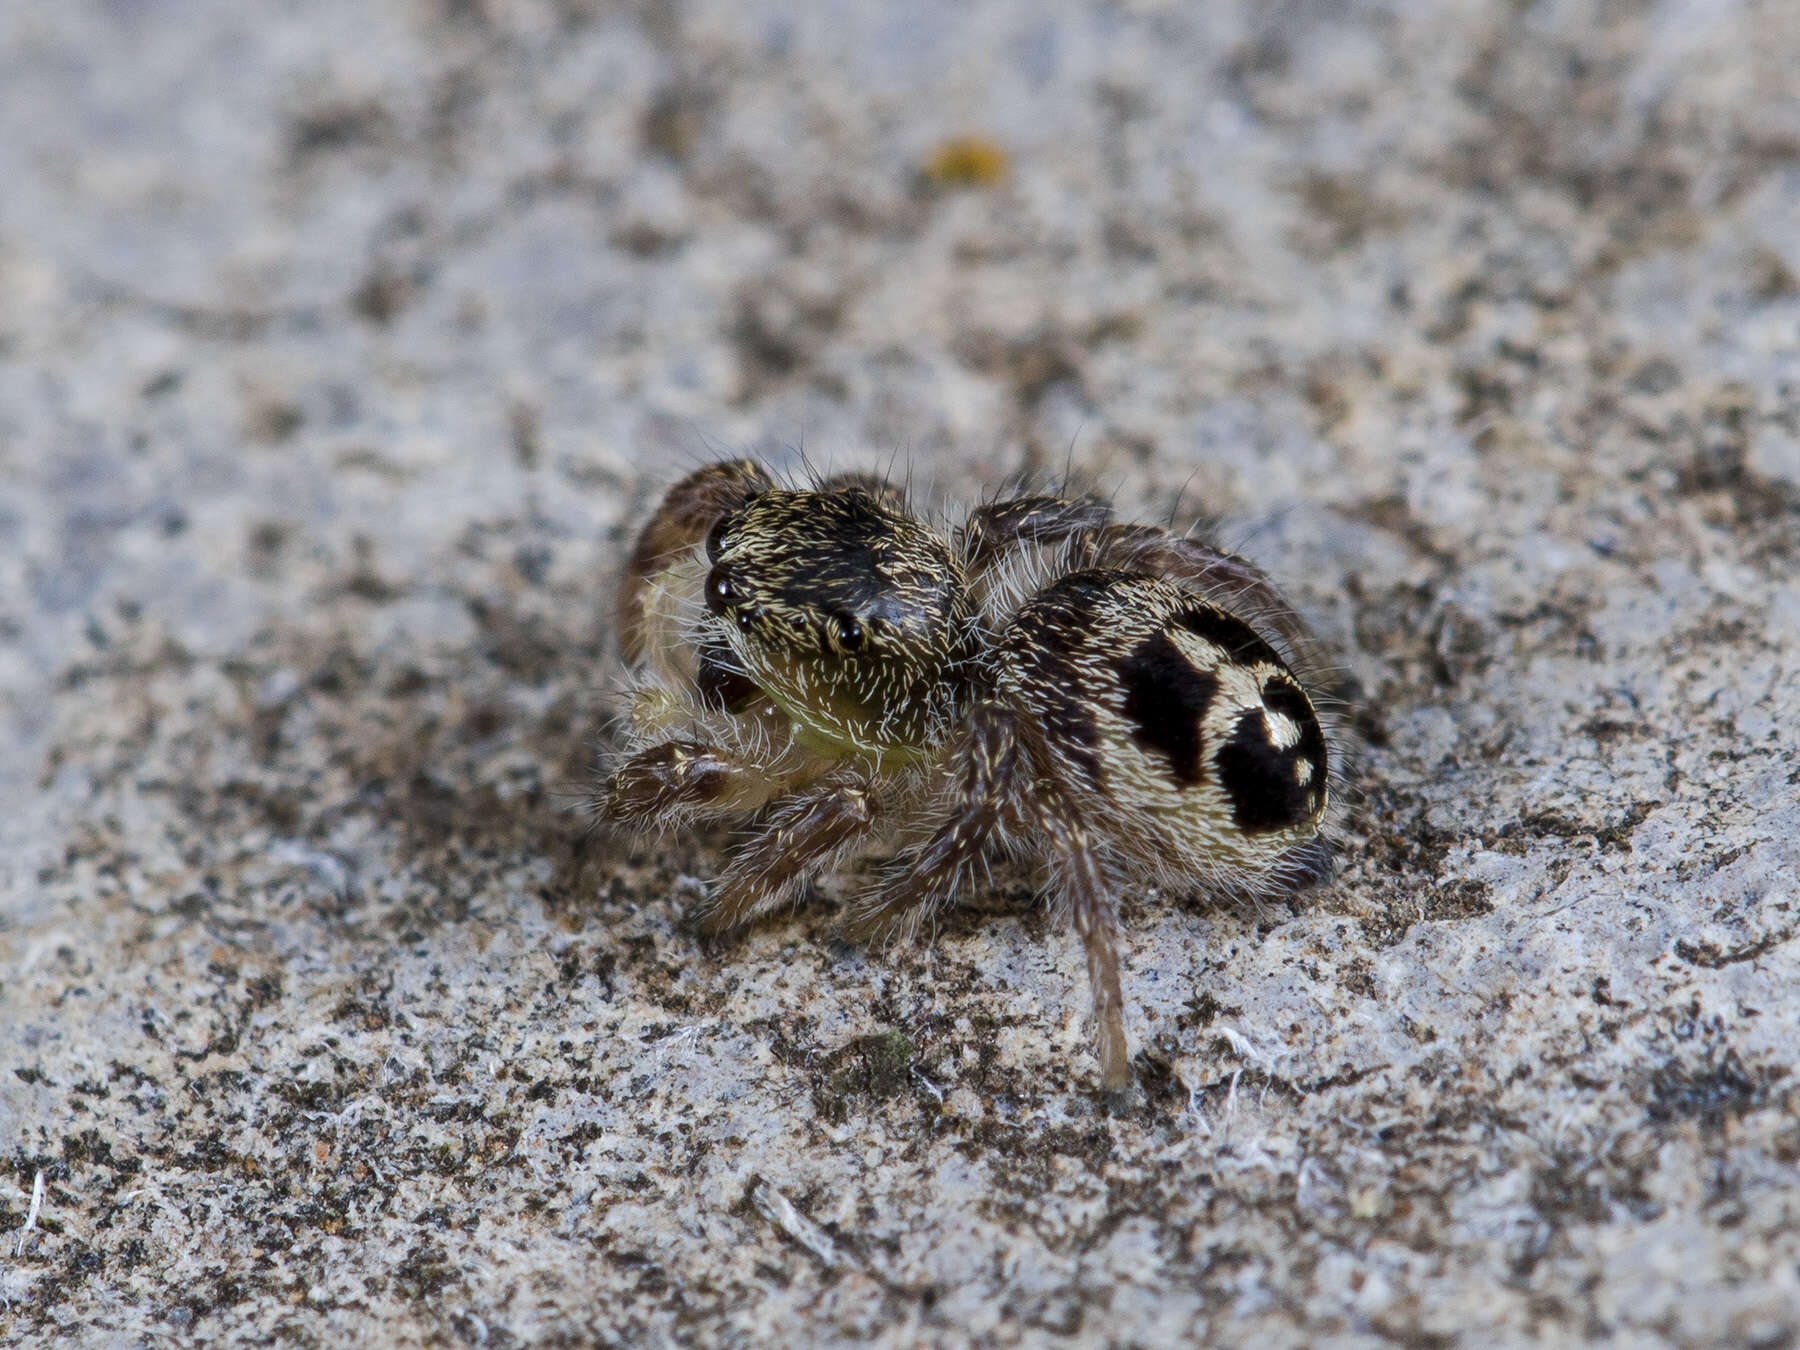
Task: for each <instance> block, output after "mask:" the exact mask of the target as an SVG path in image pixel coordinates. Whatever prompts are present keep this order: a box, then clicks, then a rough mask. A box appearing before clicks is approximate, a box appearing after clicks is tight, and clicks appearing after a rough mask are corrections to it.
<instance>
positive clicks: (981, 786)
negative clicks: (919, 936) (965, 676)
mask: <svg viewBox="0 0 1800 1350" xmlns="http://www.w3.org/2000/svg"><path fill="white" fill-rule="evenodd" d="M1019 733H1020V728H1019V723H1018V719H1017V718H1016V717H1015V715H1014V714H1013V713H1011V712H1009V711H1007V710H1006V709H1004V708H1001V707H999V706H998V705H995V704H981V705H978V706H977V707H976V708H974V709H973V710H972V711H971V712H970V714H969V719H968V725H967V728H966V730H965V732H964V735H963V739H962V741H961V743H960V744H959V745H958V746H957V748H956V750H955V752H954V753H953V755H952V756H951V761H950V786H949V791H948V800H947V804H946V806H945V808H944V811H943V813H942V815H941V817H940V818H939V820H938V823H937V825H936V827H935V828H934V829H933V830H932V832H931V834H930V835H929V836H928V837H927V838H926V839H924V840H923V841H922V842H920V843H917V844H913V845H911V846H910V847H908V848H906V849H904V850H903V851H902V852H901V853H900V854H899V855H898V856H897V857H896V858H894V860H893V861H892V862H890V863H889V864H888V865H887V867H886V868H884V869H883V872H882V876H881V880H880V881H879V882H878V883H877V884H876V886H875V889H874V890H873V892H871V893H870V895H869V896H868V897H867V898H866V899H864V900H863V901H862V902H861V903H860V904H858V906H857V907H856V910H855V912H854V913H853V915H852V917H851V920H850V925H849V931H850V933H851V935H852V936H853V937H856V938H858V939H870V938H875V939H880V938H886V937H890V936H893V935H894V934H897V933H900V932H916V931H917V930H918V928H919V926H920V925H921V924H923V923H926V922H928V921H929V920H930V919H931V918H932V916H933V915H935V914H937V913H939V912H940V911H942V910H944V909H947V908H948V907H949V906H950V905H951V904H953V903H954V902H955V899H956V892H957V891H958V889H960V888H961V887H962V886H963V885H964V884H966V883H967V882H968V881H969V880H970V879H971V873H972V872H973V870H974V867H975V864H976V863H977V862H979V861H980V860H981V857H982V855H983V854H984V853H985V852H986V851H987V850H988V849H989V848H990V847H992V846H993V845H995V844H997V843H1000V842H1002V840H1003V838H1004V835H1005V832H1006V829H1007V827H1008V826H1009V825H1012V824H1016V822H1017V820H1018V811H1017V808H1016V806H1015V804H1014V803H1015V802H1016V800H1017V798H1018V797H1019V795H1020V793H1021V791H1022V790H1023V788H1024V785H1025V783H1026V782H1027V781H1028V779H1029V777H1030V765H1029V760H1028V757H1027V756H1026V753H1025V748H1024V745H1023V743H1022V741H1021V738H1020V734H1019Z"/></svg>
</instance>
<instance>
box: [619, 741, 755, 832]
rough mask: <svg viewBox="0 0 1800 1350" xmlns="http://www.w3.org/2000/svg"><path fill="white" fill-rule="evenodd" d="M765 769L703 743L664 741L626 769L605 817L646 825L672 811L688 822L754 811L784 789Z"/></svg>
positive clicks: (621, 769)
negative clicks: (737, 812)
mask: <svg viewBox="0 0 1800 1350" xmlns="http://www.w3.org/2000/svg"><path fill="white" fill-rule="evenodd" d="M781 786H782V784H781V783H780V782H779V781H777V780H772V779H771V778H770V776H769V774H768V773H767V771H766V768H765V766H763V765H761V764H757V763H752V762H749V761H747V760H743V759H739V758H737V757H735V756H733V755H731V754H729V753H728V752H726V751H723V750H720V749H718V748H717V747H715V746H711V745H706V744H704V743H702V742H700V741H686V740H682V741H664V742H662V743H661V744H660V745H653V746H651V747H650V748H649V749H648V750H643V751H640V752H639V753H637V754H635V755H633V756H632V757H631V758H630V759H628V760H626V761H625V763H624V764H622V765H621V766H620V767H619V769H618V770H617V772H615V773H614V774H613V776H612V778H611V779H610V780H609V781H608V782H607V785H606V790H605V793H604V794H603V796H602V801H603V802H604V806H603V808H602V815H603V818H604V819H606V820H611V821H618V822H621V823H642V822H646V821H650V820H654V819H655V818H657V817H658V816H662V815H665V814H666V813H668V812H681V813H682V815H683V818H686V819H698V818H701V817H705V816H715V815H725V814H727V813H729V812H733V811H750V810H755V809H756V808H757V807H759V806H761V805H762V804H763V803H764V802H766V801H768V799H769V798H770V797H771V796H772V795H774V794H775V793H776V792H777V791H779V790H780V789H781Z"/></svg>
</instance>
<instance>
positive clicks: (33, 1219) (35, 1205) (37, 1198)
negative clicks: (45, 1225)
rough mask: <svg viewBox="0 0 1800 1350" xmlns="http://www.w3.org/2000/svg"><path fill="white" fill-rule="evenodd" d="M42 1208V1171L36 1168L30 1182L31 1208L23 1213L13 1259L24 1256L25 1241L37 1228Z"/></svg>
mask: <svg viewBox="0 0 1800 1350" xmlns="http://www.w3.org/2000/svg"><path fill="white" fill-rule="evenodd" d="M43 1207H44V1169H43V1168H41V1167H40V1168H38V1171H37V1176H36V1177H34V1178H32V1182H31V1208H30V1209H28V1210H27V1211H26V1212H25V1226H24V1227H23V1228H21V1229H20V1230H19V1245H18V1246H17V1247H15V1248H13V1256H14V1258H15V1259H16V1258H18V1257H21V1256H23V1255H25V1239H26V1238H28V1237H30V1236H31V1230H32V1229H34V1228H36V1227H37V1221H38V1211H39V1210H41V1209H43Z"/></svg>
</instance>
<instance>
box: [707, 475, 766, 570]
mask: <svg viewBox="0 0 1800 1350" xmlns="http://www.w3.org/2000/svg"><path fill="white" fill-rule="evenodd" d="M756 495H757V494H756V493H754V492H753V493H751V494H750V496H748V497H746V498H745V499H744V500H745V501H746V502H748V501H752V500H754V499H755V497H756ZM733 514H734V513H732V512H730V511H727V512H725V513H723V514H722V515H721V516H720V517H719V518H718V519H717V520H715V521H714V522H713V523H712V528H711V529H710V530H708V531H707V532H706V560H707V561H708V562H717V561H719V550H720V548H722V547H723V546H724V543H725V528H726V526H728V525H730V524H731V521H732V516H733Z"/></svg>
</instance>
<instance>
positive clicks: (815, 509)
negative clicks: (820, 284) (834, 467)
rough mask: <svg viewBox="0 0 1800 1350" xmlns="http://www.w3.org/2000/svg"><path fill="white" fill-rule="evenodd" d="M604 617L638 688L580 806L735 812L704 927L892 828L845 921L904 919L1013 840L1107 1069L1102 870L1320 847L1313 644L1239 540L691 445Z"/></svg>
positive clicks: (1111, 1072) (934, 908)
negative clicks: (946, 526)
mask: <svg viewBox="0 0 1800 1350" xmlns="http://www.w3.org/2000/svg"><path fill="white" fill-rule="evenodd" d="M619 633H620V646H621V650H622V654H623V655H624V657H625V659H626V661H627V663H628V664H629V665H630V666H631V667H632V670H633V677H634V681H635V689H634V696H633V699H632V706H631V717H630V727H629V732H628V737H629V745H628V751H627V756H626V758H625V759H624V760H623V762H622V763H621V764H620V765H619V766H618V767H617V769H616V770H615V772H614V773H613V774H612V775H611V777H610V778H609V780H608V781H607V783H606V786H605V789H604V796H603V799H602V802H601V812H602V814H603V815H604V816H605V817H606V818H608V819H610V820H613V821H617V822H621V823H624V824H629V825H638V826H670V825H678V824H681V823H684V822H687V821H692V820H697V819H702V818H714V817H721V816H737V817H743V818H747V819H748V820H749V822H750V831H749V833H748V836H747V838H746V839H745V840H744V842H743V843H742V844H740V845H739V846H738V848H737V850H736V851H735V853H734V854H733V855H732V857H731V858H730V860H729V862H728V863H727V865H726V867H725V869H724V871H723V873H722V874H721V875H720V876H719V878H718V880H717V881H716V882H715V884H714V885H713V887H712V890H711V894H710V896H709V898H708V900H707V902H706V906H705V909H704V910H703V912H702V914H701V922H702V924H703V926H704V927H705V928H707V929H708V930H709V931H721V930H725V929H729V928H733V927H736V926H738V925H740V924H743V923H746V922H748V921H749V920H751V919H752V918H754V917H756V916H757V915H759V914H763V913H766V912H767V911H769V910H772V909H775V908H777V907H779V906H781V905H782V904H784V903H786V902H788V901H789V900H790V899H792V898H793V896H794V894H795V892H796V890H797V889H798V888H799V886H800V885H801V884H802V883H803V882H804V881H805V880H806V879H807V878H809V877H811V876H813V875H815V874H817V873H819V872H821V871H823V870H826V869H829V868H831V867H833V866H835V865H837V864H839V863H840V862H842V861H843V860H844V859H845V858H846V857H847V856H849V855H851V854H853V853H858V852H862V851H866V850H870V849H874V848H877V847H886V848H889V849H892V850H893V855H892V857H891V859H890V860H889V861H887V862H885V863H884V864H882V865H881V870H880V872H879V875H878V879H877V881H876V883H875V885H874V886H873V888H872V889H871V890H870V891H869V893H868V894H866V895H864V896H862V897H861V898H860V899H858V900H857V901H855V902H854V904H853V906H852V910H851V927H852V930H853V931H854V932H855V933H856V934H857V935H858V936H863V937H880V936H885V935H890V934H894V933H900V932H911V931H913V930H915V929H917V928H918V927H919V926H920V925H921V924H922V923H927V922H929V921H930V920H931V919H932V917H933V916H934V915H936V914H938V913H939V912H940V911H942V910H943V909H944V908H945V907H947V906H949V905H951V904H953V903H955V901H956V900H957V899H958V897H959V896H960V895H961V894H963V893H964V892H965V891H966V889H967V888H968V887H969V886H970V884H971V883H972V881H973V877H974V875H975V873H976V872H977V871H979V870H980V868H981V866H982V864H983V862H984V860H985V859H986V858H988V857H989V856H990V855H1021V854H1022V855H1026V856H1030V857H1035V858H1037V859H1039V860H1041V861H1042V862H1044V863H1045V864H1047V866H1048V869H1049V874H1050V881H1051V887H1050V891H1051V894H1052V895H1053V896H1054V897H1055V901H1056V904H1057V906H1058V909H1059V911H1060V912H1061V913H1063V914H1066V915H1067V917H1068V920H1069V922H1070V923H1071V924H1072V925H1073V926H1074V928H1075V930H1076V932H1077V933H1079V934H1080V936H1081V938H1082V941H1083V944H1084V946H1085V948H1086V952H1087V962H1088V974H1089V978H1090V981H1091V983H1092V986H1093V994H1094V1010H1095V1021H1096V1024H1097V1034H1098V1045H1099V1055H1100V1065H1101V1075H1102V1082H1103V1085H1104V1086H1105V1087H1106V1088H1107V1089H1108V1090H1116V1089H1118V1088H1121V1087H1123V1086H1125V1085H1126V1084H1127V1083H1128V1082H1129V1081H1130V1076H1131V1070H1130V1056H1129V1053H1128V1051H1127V1048H1126V1039H1125V1019H1124V1008H1123V1003H1122V1000H1121V996H1120V990H1119V956H1118V948H1119V927H1118V917H1117V913H1118V912H1117V908H1116V905H1115V903H1114V899H1113V896H1114V894H1115V893H1116V891H1117V890H1118V889H1119V888H1121V887H1123V886H1127V885H1156V886H1159V887H1162V888H1164V889H1170V888H1173V889H1176V890H1181V891H1185V890H1190V889H1194V888H1196V887H1198V888H1204V889H1209V890H1214V891H1228V892H1231V891H1235V892H1240V893H1241V892H1249V893H1252V894H1271V893H1278V892H1282V891H1286V890H1290V889H1292V888H1293V887H1294V886H1296V885H1298V884H1301V883H1302V882H1304V881H1307V880H1310V879H1312V878H1314V877H1316V876H1318V875H1320V874H1321V873H1322V872H1323V871H1324V868H1325V863H1326V854H1327V850H1326V848H1325V845H1324V842H1323V839H1322V836H1321V827H1322V824H1323V822H1324V819H1325V816H1326V812H1327V810H1328V808H1329V807H1330V805H1331V779H1332V776H1333V774H1334V772H1335V771H1336V770H1337V767H1338V766H1337V762H1336V761H1337V753H1336V750H1335V746H1334V739H1333V737H1332V736H1330V735H1329V734H1328V727H1327V725H1326V724H1325V723H1322V722H1321V719H1320V715H1319V711H1318V708H1317V707H1316V695H1315V692H1314V691H1315V690H1316V688H1317V683H1316V682H1317V679H1318V676H1319V675H1320V673H1321V672H1322V671H1323V670H1324V669H1325V663H1324V662H1323V661H1322V660H1321V659H1320V655H1319V650H1318V647H1317V644H1316V643H1315V642H1314V640H1313V639H1312V637H1311V636H1310V635H1309V634H1308V632H1307V630H1306V627H1305V625H1304V624H1303V623H1302V622H1301V620H1300V618H1299V616H1298V615H1297V614H1296V613H1295V611H1294V609H1293V608H1292V606H1290V605H1289V604H1288V603H1287V601H1286V600H1285V599H1283V598H1282V596H1281V594H1280V593H1279V592H1278V591H1277V590H1276V588H1275V586H1274V585H1273V583H1271V582H1270V580H1269V579H1268V577H1267V576H1266V575H1265V574H1264V573H1263V572H1262V571H1261V570H1260V569H1259V568H1257V567H1256V566H1255V565H1254V564H1252V563H1250V562H1248V561H1246V560H1245V559H1243V558H1240V557H1238V556H1236V555H1235V554H1231V553H1226V552H1223V551H1221V550H1219V549H1215V548H1211V547H1209V546H1207V545H1204V544H1200V543H1196V542H1194V541H1193V540H1190V539H1187V538H1184V537H1182V536H1178V535H1175V534H1172V533H1170V532H1169V531H1167V530H1163V529H1159V528H1156V527H1154V526H1145V525H1131V524H1124V523H1120V522H1116V521H1114V520H1113V519H1112V517H1111V513H1110V511H1109V510H1108V509H1107V508H1106V507H1105V506H1103V505H1101V504H1100V503H1097V502H1094V501H1091V500H1085V499H1084V500H1065V499H1063V498H1059V497H1049V496H1023V497H1015V498H1011V499H1008V500H1005V501H999V502H994V503H990V504H989V505H987V506H984V507H981V508H979V509H977V510H976V511H974V512H972V513H971V514H970V515H969V517H968V518H967V519H966V520H965V521H964V522H963V523H962V525H961V526H960V528H958V529H956V530H955V531H954V532H952V533H945V532H941V531H939V530H936V529H934V528H932V527H931V526H929V525H927V524H926V523H925V522H924V521H922V520H920V519H919V518H918V517H916V516H914V515H913V514H912V513H911V512H910V511H909V510H908V509H907V505H906V502H905V500H904V499H903V497H902V496H901V494H900V493H899V492H898V491H897V490H896V489H895V488H894V487H892V486H891V485H890V484H888V483H886V482H884V481H882V480H880V479H878V478H874V477H871V476H867V475H844V476H839V477H836V478H828V479H825V480H823V481H822V482H819V483H817V484H816V485H814V486H811V487H809V488H806V489H803V490H794V489H790V488H785V487H783V486H781V485H779V484H777V483H776V482H775V480H774V479H773V478H771V477H770V475H769V474H768V473H767V472H766V471H765V470H764V469H763V468H762V467H761V466H760V465H758V464H755V463H753V462H751V461H748V460H730V461H726V462H723V463H719V464H713V465H710V466H708V467H706V468H704V469H701V470H699V471H698V472H696V473H694V474H691V475H689V476H688V477H687V478H686V479H684V480H683V481H681V482H680V483H678V484H676V485H675V486H674V487H673V488H672V489H670V491H669V493H668V495H667V496H666V497H665V498H664V500H663V503H662V505H661V507H660V508H659V509H658V510H657V512H656V514H655V515H654V516H653V517H652V518H651V520H650V522H649V523H648V524H647V525H646V526H645V527H644V530H643V532H642V534H641V535H640V536H639V538H638V541H637V547H636V549H635V551H634V553H633V555H632V558H631V563H630V566H629V569H628V571H627V575H626V578H625V582H624V587H623V592H622V595H621V598H620V607H619Z"/></svg>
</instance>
